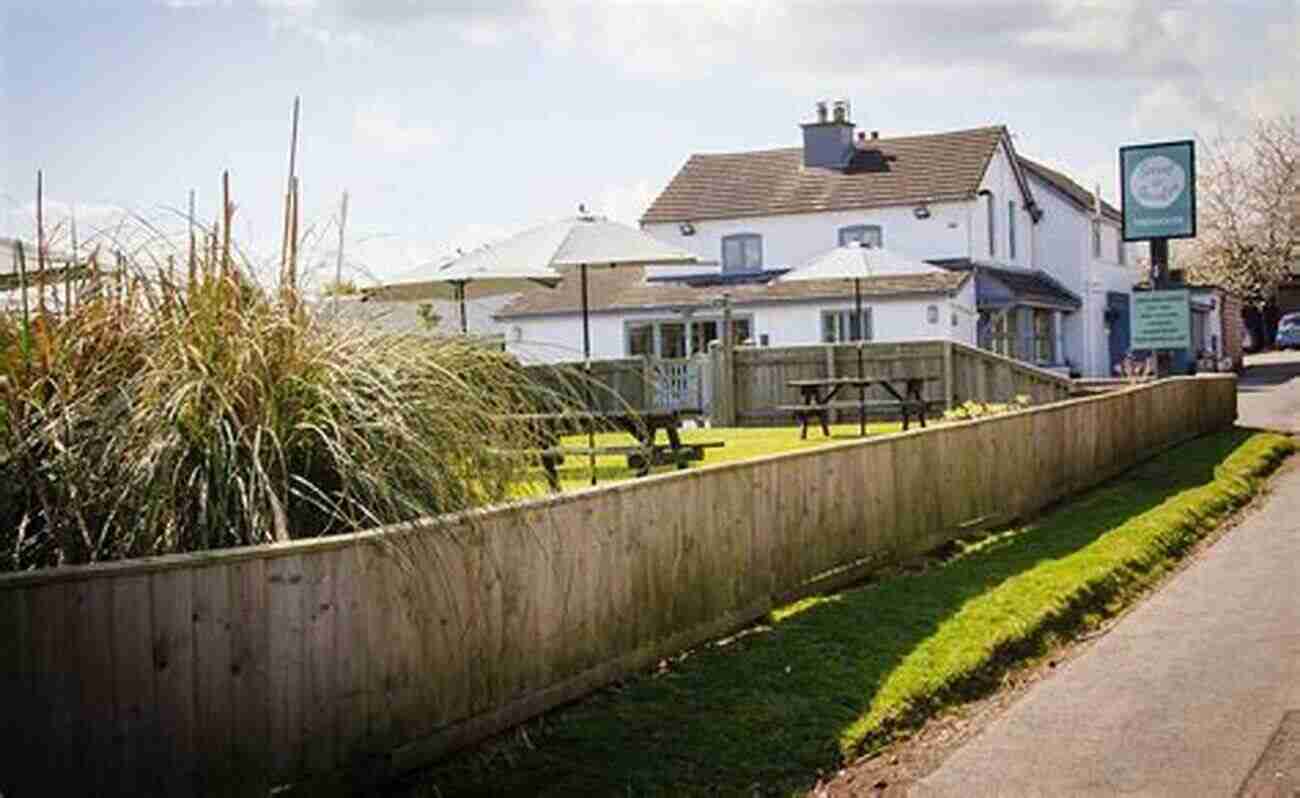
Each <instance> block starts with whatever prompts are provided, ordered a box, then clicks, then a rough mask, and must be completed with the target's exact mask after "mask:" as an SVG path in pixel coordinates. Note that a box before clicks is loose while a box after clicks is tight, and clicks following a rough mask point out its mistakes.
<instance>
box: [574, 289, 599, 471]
mask: <svg viewBox="0 0 1300 798" xmlns="http://www.w3.org/2000/svg"><path fill="white" fill-rule="evenodd" d="M578 269H579V272H580V273H581V275H582V368H583V371H584V372H585V373H584V385H585V388H584V390H585V391H586V396H587V413H588V417H587V463H588V465H589V466H590V467H591V484H593V485H595V484H596V418H595V412H596V409H595V408H594V407H593V406H592V404H593V401H592V395H591V319H590V317H589V313H588V309H587V264H585V263H584V264H582V265H581V266H579V267H578Z"/></svg>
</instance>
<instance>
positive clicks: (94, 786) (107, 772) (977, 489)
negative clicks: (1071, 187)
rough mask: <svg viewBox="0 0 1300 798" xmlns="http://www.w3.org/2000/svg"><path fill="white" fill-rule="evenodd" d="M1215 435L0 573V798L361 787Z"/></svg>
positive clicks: (1001, 426)
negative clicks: (0, 647) (890, 564)
mask: <svg viewBox="0 0 1300 798" xmlns="http://www.w3.org/2000/svg"><path fill="white" fill-rule="evenodd" d="M918 360H919V361H920V362H921V365H919V366H918V368H933V367H934V363H935V361H934V360H933V359H932V358H931V359H926V358H918ZM754 362H757V361H754ZM776 365H780V366H781V367H782V368H786V369H788V370H787V372H786V373H787V374H795V373H800V372H799V371H798V369H800V368H802V367H803V366H802V365H801V364H800V363H791V364H776ZM1235 416H1236V382H1235V379H1233V378H1232V377H1230V376H1214V377H1192V378H1176V379H1171V380H1165V381H1161V382H1158V383H1153V384H1148V385H1143V386H1140V387H1135V388H1131V389H1126V390H1121V391H1117V392H1114V393H1110V394H1106V395H1101V396H1095V397H1089V398H1084V399H1075V400H1071V401H1067V402H1062V403H1056V404H1050V405H1045V406H1042V407H1038V408H1033V409H1031V410H1027V411H1022V412H1017V413H1013V414H1008V415H1004V416H997V417H991V418H987V419H980V420H978V421H972V422H965V423H961V424H952V425H943V426H932V427H930V428H929V429H926V430H914V431H912V432H907V433H901V434H896V435H888V436H881V437H876V438H868V439H864V440H860V441H852V442H847V443H842V444H835V445H831V446H827V447H824V448H819V449H813V450H808V451H803V452H796V453H790V454H785V455H779V456H773V457H767V458H761V459H756V460H750V461H744V462H738V463H733V464H726V465H722V466H717V467H712V468H701V469H692V470H690V471H685V472H676V473H671V474H666V475H662V476H656V477H651V478H647V479H641V480H636V481H631V482H626V483H620V484H615V485H610V486H607V487H603V488H599V489H593V490H590V491H582V492H577V493H573V494H566V495H560V496H554V497H548V498H545V499H539V500H536V501H530V502H526V503H521V504H516V505H511V506H507V507H502V508H496V509H491V510H485V511H482V512H476V513H470V514H467V515H463V516H456V517H448V518H441V519H434V520H428V521H421V522H418V523H415V524H412V525H409V526H405V527H399V528H390V529H385V530H378V531H375V532H371V533H365V534H359V535H349V536H341V537H337V538H329V539H321V540H311V541H297V542H292V543H286V544H277V545H272V546H265V547H253V548H245V549H235V550H229V551H223V552H214V553H209V554H194V555H178V556H170V557H160V558H154V559H145V560H134V561H126V562H120V563H110V564H104V565H97V566H86V567H77V568H66V569H54V570H49V571H43V572H33V573H22V574H7V575H3V576H0V640H3V641H4V642H5V656H3V657H0V706H2V707H3V708H4V711H3V712H0V733H2V734H3V739H0V750H3V751H4V752H5V766H4V767H3V769H0V791H2V792H4V793H5V794H6V795H9V794H12V795H29V794H61V793H65V792H66V793H77V794H96V795H113V794H119V795H126V794H129V795H145V794H177V793H191V792H193V793H201V794H213V793H227V792H230V791H236V792H253V791H257V790H265V789H266V788H268V787H272V786H275V785H281V784H286V783H299V782H310V780H311V779H313V778H322V779H329V780H331V781H332V782H335V783H337V781H338V780H339V779H343V778H358V779H372V778H384V777H388V776H391V775H392V774H394V773H396V772H399V771H402V770H405V769H409V768H411V767H413V766H416V765H419V764H421V763H424V762H428V761H430V760H431V759H432V758H435V757H437V756H439V755H441V754H443V753H445V752H447V751H448V750H450V749H452V748H455V747H456V746H459V745H463V744H466V743H469V742H472V741H474V740H478V739H481V738H483V737H484V736H486V735H488V734H491V733H493V732H496V731H499V730H501V729H503V728H507V727H508V726H510V725H512V724H514V723H517V722H519V721H521V720H523V719H525V718H528V717H530V716H532V715H535V714H537V713H538V712H541V711H544V710H546V709H547V708H550V707H553V706H555V705H557V704H559V703H562V702H564V701H567V700H570V699H572V698H575V697H577V696H580V695H582V694H584V693H585V692H588V691H590V690H591V689H593V688H595V687H597V686H599V685H601V684H603V683H605V682H607V681H609V680H610V679H613V678H616V677H617V676H619V675H620V674H623V673H626V672H628V671H631V670H635V669H637V668H640V667H643V666H645V665H647V664H649V663H652V662H654V661H655V660H656V659H657V658H659V657H662V656H665V655H668V654H671V653H673V652H676V651H680V650H681V649H683V648H685V647H688V646H691V645H695V644H697V643H699V642H701V641H703V640H707V639H709V638H711V637H713V636H716V635H718V634H720V633H723V632H726V631H727V630H730V629H734V628H736V627H737V626H739V625H741V624H745V623H747V622H750V621H753V620H754V619H756V618H758V617H760V616H761V614H762V613H764V612H766V611H767V610H769V609H770V608H771V607H772V606H773V605H774V604H776V603H778V602H781V601H784V600H788V599H789V598H791V597H793V596H798V595H801V594H804V593H807V592H810V591H813V590H817V589H823V588H827V587H833V586H835V585H837V584H842V583H844V582H846V581H847V580H850V579H854V578H857V577H859V576H861V574H862V573H864V572H865V571H868V570H870V569H871V568H874V567H876V566H877V565H878V564H879V563H880V562H881V561H884V560H887V559H890V558H894V557H898V556H901V555H905V554H909V553H914V552H919V551H923V550H926V549H929V548H931V547H933V546H935V545H938V544H940V543H942V542H944V541H946V540H949V539H951V538H953V537H954V536H956V535H959V534H962V533H963V532H965V531H969V529H970V528H971V527H973V526H978V525H989V524H993V523H997V522H1000V521H1006V520H1010V519H1013V518H1016V517H1021V516H1025V515H1027V514H1029V513H1032V512H1034V511H1035V510H1037V509H1039V508H1041V507H1043V506H1044V505H1046V504H1048V503H1050V502H1052V501H1055V500H1057V499H1059V498H1061V497H1063V496H1065V495H1067V494H1069V493H1071V492H1073V491H1076V490H1079V489H1082V488H1086V487H1088V486H1091V485H1094V484H1096V483H1097V482H1099V481H1101V480H1103V479H1105V478H1107V477H1109V476H1112V475H1114V474H1116V473H1117V472H1119V471H1120V470H1122V469H1124V468H1126V467H1129V466H1131V465H1133V464H1134V463H1136V462H1138V461H1139V460H1140V459H1142V458H1144V457H1146V456H1149V455H1150V454H1152V453H1153V452H1155V451H1157V450H1159V449H1161V448H1164V447H1166V446H1168V445H1171V444H1173V443H1175V442H1178V441H1181V440H1184V439H1187V438H1190V437H1193V436H1195V435H1199V434H1202V433H1206V432H1209V431H1212V430H1216V429H1220V428H1223V427H1226V426H1229V425H1231V424H1232V422H1233V420H1234V418H1235Z"/></svg>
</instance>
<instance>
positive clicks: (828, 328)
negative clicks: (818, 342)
mask: <svg viewBox="0 0 1300 798" xmlns="http://www.w3.org/2000/svg"><path fill="white" fill-rule="evenodd" d="M871 332H872V331H871V308H863V309H862V317H861V318H859V317H858V314H857V313H856V312H855V311H852V310H826V311H822V343H827V344H842V343H849V342H853V341H858V340H862V341H870V340H871ZM859 334H860V337H859Z"/></svg>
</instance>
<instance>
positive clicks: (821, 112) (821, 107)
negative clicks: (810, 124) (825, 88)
mask: <svg viewBox="0 0 1300 798" xmlns="http://www.w3.org/2000/svg"><path fill="white" fill-rule="evenodd" d="M826 120H827V113H826V101H825V100H818V101H817V122H818V123H819V124H824V123H825V122H826Z"/></svg>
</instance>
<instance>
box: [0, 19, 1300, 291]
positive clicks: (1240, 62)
mask: <svg viewBox="0 0 1300 798" xmlns="http://www.w3.org/2000/svg"><path fill="white" fill-rule="evenodd" d="M0 45H2V46H0V235H9V236H13V235H22V236H26V237H32V236H34V229H35V228H34V216H35V215H34V209H35V192H36V172H37V170H38V169H39V170H42V171H43V174H44V181H45V188H44V195H45V208H46V215H47V220H48V221H47V224H48V225H50V226H51V227H54V228H57V229H58V230H59V231H60V232H63V231H66V230H67V218H68V215H69V212H70V211H71V210H72V209H73V208H75V212H76V218H77V223H78V225H79V232H80V233H81V236H82V238H83V240H84V238H85V237H86V236H88V235H91V234H92V233H93V232H95V231H97V230H99V231H103V230H114V229H118V228H117V227H116V225H119V224H120V223H121V222H122V220H123V218H124V216H125V215H126V214H130V219H131V222H130V223H131V224H134V225H136V226H137V227H138V226H139V225H140V222H139V220H141V219H145V220H149V221H150V222H152V223H154V224H158V225H162V226H166V225H167V224H173V226H174V223H177V222H178V220H179V219H180V218H181V214H182V213H183V211H182V209H183V208H184V206H185V205H186V198H187V195H188V192H189V191H190V190H194V191H195V192H196V196H197V208H198V214H199V216H200V218H204V219H209V220H210V219H213V218H214V217H215V215H216V212H217V208H218V207H219V206H220V186H221V174H222V171H223V170H229V172H230V180H231V185H232V195H233V201H234V202H235V204H236V206H237V211H236V215H235V220H236V223H235V226H234V230H235V233H236V235H237V237H238V238H239V239H240V240H242V241H243V242H244V245H245V247H246V248H247V249H248V251H249V252H250V253H252V254H253V255H254V256H255V257H258V258H265V257H267V255H266V253H272V252H275V251H277V247H278V243H277V242H278V241H279V236H280V224H281V220H282V218H283V216H282V215H283V210H282V203H283V198H284V193H285V187H286V175H287V168H288V166H287V161H288V149H289V128H290V115H291V108H292V104H293V98H294V97H295V96H298V97H301V103H302V106H301V109H302V110H301V128H300V134H299V135H300V138H299V150H298V155H297V172H298V175H299V177H300V179H301V186H302V200H301V203H300V204H301V208H302V216H303V219H304V228H307V229H311V230H314V231H316V233H317V236H316V238H317V240H316V243H314V244H313V246H312V247H311V255H310V257H311V258H312V259H313V262H314V263H316V265H317V266H318V267H320V268H322V269H325V268H327V267H326V266H325V264H326V263H328V262H330V261H331V258H332V257H333V255H332V253H333V251H334V248H335V246H336V245H335V243H334V236H336V235H337V232H336V229H335V228H332V227H331V226H332V225H334V224H336V222H337V218H338V207H339V202H340V198H341V196H342V194H343V192H344V191H347V192H348V194H349V211H348V218H347V227H346V236H345V241H346V243H345V249H346V250H347V252H348V263H349V266H348V271H349V272H350V274H349V275H347V276H349V277H352V278H353V279H356V280H357V281H358V282H363V283H364V282H369V281H371V280H372V279H402V278H412V277H418V275H419V272H420V269H419V267H420V266H421V265H422V264H428V263H430V262H432V261H435V260H437V259H439V258H440V257H443V256H445V255H446V254H448V253H451V252H454V251H455V249H456V248H458V247H459V248H469V247H472V246H475V245H477V244H480V243H483V242H486V241H491V240H493V239H496V238H500V237H502V236H504V235H508V234H510V233H513V232H517V231H519V230H522V229H526V228H527V227H530V226H532V225H535V224H539V223H542V222H545V221H549V220H552V219H555V218H558V217H561V216H565V215H571V214H573V213H574V212H576V210H577V207H578V205H579V204H580V203H581V204H585V205H586V207H587V208H588V209H590V210H593V211H596V212H599V213H604V214H606V215H609V216H611V217H613V218H615V219H619V220H622V221H626V222H630V223H635V222H636V220H637V219H638V217H639V216H640V214H641V212H642V211H643V210H644V209H645V207H646V206H647V205H648V204H649V203H650V202H651V201H652V200H653V198H654V196H655V195H656V194H657V193H658V192H659V191H660V190H661V189H662V188H663V187H664V186H665V185H666V184H667V182H668V181H669V180H670V179H671V178H672V176H673V175H674V174H675V173H676V171H677V170H678V169H679V168H680V167H681V166H682V164H683V163H684V162H685V161H686V159H687V157H688V156H689V155H690V154H692V153H697V152H734V151H741V150H750V149H764V148H771V147H788V146H797V145H798V144H799V143H800V140H801V139H800V132H799V128H798V124H799V123H800V122H803V121H808V120H810V119H811V118H812V116H813V108H814V103H815V102H816V101H817V100H819V99H846V100H848V101H849V102H850V103H851V105H852V114H853V119H854V121H855V122H856V123H857V124H858V126H859V129H867V130H878V131H880V134H881V136H882V137H887V136H890V135H905V134H914V133H922V132H931V131H942V130H955V129H962V128H970V127H979V126H984V125H991V124H1005V125H1007V126H1008V127H1009V129H1010V130H1011V132H1012V134H1013V136H1014V143H1015V146H1016V148H1017V150H1018V151H1019V152H1020V153H1021V154H1024V155H1028V156H1030V157H1034V158H1038V159H1041V160H1043V161H1045V162H1047V163H1049V164H1051V165H1053V166H1056V167H1058V168H1061V169H1063V170H1065V171H1066V172H1068V173H1069V174H1071V175H1072V176H1074V177H1075V178H1076V179H1077V180H1079V182H1081V183H1083V184H1084V185H1086V186H1089V187H1091V186H1093V185H1100V187H1101V190H1102V193H1103V195H1104V196H1106V197H1107V198H1108V199H1111V200H1114V199H1115V195H1116V185H1117V178H1116V172H1117V165H1116V162H1117V150H1118V148H1119V147H1120V146H1122V145H1124V144H1132V143H1140V142H1145V141H1158V140H1166V139H1175V138H1186V137H1196V136H1199V137H1202V138H1209V137H1213V136H1216V135H1219V134H1226V135H1235V134H1236V133H1238V132H1240V131H1241V130H1242V129H1243V127H1244V126H1245V125H1246V124H1247V123H1248V122H1249V120H1250V119H1251V118H1252V117H1255V116H1260V115H1276V114H1295V113H1296V112H1297V105H1298V103H1300V0H1253V1H1251V2H1190V1H1184V2H1158V1H1156V0H1152V1H1151V2H1121V1H1120V0H1095V1H1094V2H1078V1H1077V0H1043V2H1006V1H1005V0H982V1H980V2H974V1H968V0H898V1H895V0H880V1H879V2H855V3H840V2H824V3H809V2H783V1H781V0H772V1H771V2H767V1H766V0H743V1H742V2H730V1H729V0H728V1H723V2H710V3H702V2H701V3H683V2H662V3H645V2H623V1H622V0H609V1H608V2H602V3H598V4H587V3H542V2H527V1H525V0H504V1H502V2H491V1H490V0H489V1H488V2H450V3H446V2H444V3H424V2H417V1H416V0H258V1H257V2H240V0H228V1H226V2H222V1H220V0H215V1H211V2H210V1H208V0H165V1H164V0H159V1H158V2H146V1H145V0H124V1H123V2H117V3H108V2H96V1H94V0H87V1H85V2H64V1H62V0H48V1H47V2H34V1H33V0H5V5H4V9H3V10H2V11H0Z"/></svg>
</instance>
